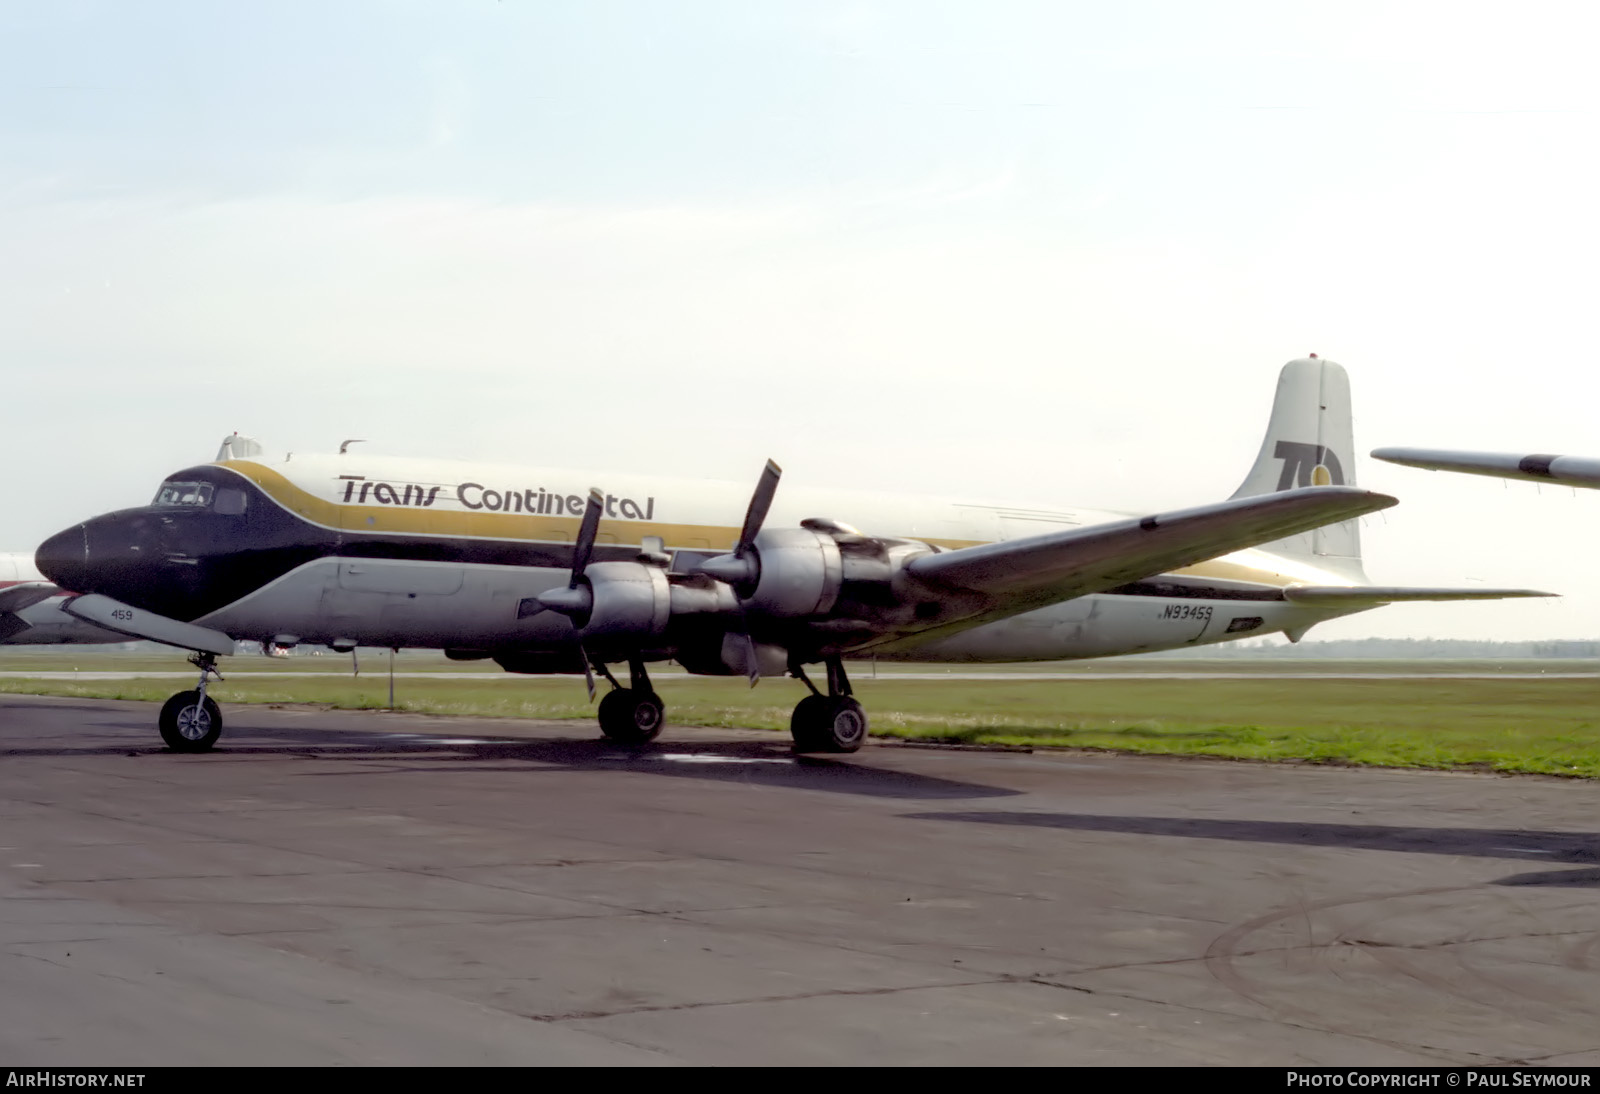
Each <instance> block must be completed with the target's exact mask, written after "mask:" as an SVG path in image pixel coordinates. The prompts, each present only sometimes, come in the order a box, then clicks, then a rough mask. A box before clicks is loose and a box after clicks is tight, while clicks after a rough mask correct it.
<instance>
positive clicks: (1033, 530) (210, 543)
mask: <svg viewBox="0 0 1600 1094" xmlns="http://www.w3.org/2000/svg"><path fill="white" fill-rule="evenodd" d="M591 486H599V487H600V488H601V489H602V490H603V491H604V492H605V498H606V500H605V513H604V518H603V520H602V522H601V525H600V531H599V536H598V540H597V544H596V548H595V554H594V561H597V562H601V561H607V560H614V561H622V560H632V559H635V558H637V557H638V556H639V555H640V553H641V550H650V551H659V552H660V553H663V554H665V555H667V556H670V558H671V560H672V561H671V570H672V571H674V572H678V573H688V572H690V571H691V570H692V568H693V567H694V565H695V564H697V563H698V562H700V561H703V560H704V559H706V558H708V557H710V556H712V555H715V554H719V553H721V552H725V551H727V550H729V549H730V548H731V547H732V545H733V544H734V542H735V540H736V539H737V537H738V533H739V527H738V526H739V521H740V518H741V517H742V516H743V513H744V509H745V506H746V504H747V501H748V488H747V487H746V486H744V485H741V484H737V483H723V482H713V481H704V480H686V479H670V478H662V477H655V476H649V475H631V474H625V473H615V472H604V473H599V472H584V471H573V470H570V469H568V470H563V469H549V468H544V469H540V468H527V467H518V466H511V465H490V464H471V463H457V462H449V461H428V460H407V459H382V458H372V457H365V458H363V457H358V456H357V455H356V454H354V453H351V454H347V455H339V456H312V457H305V456H296V457H294V458H292V459H289V460H286V461H282V462H272V463H268V462H264V461H260V460H224V461H221V462H218V463H214V464H206V465H201V466H196V467H193V468H190V469H187V470H185V471H181V472H179V473H177V474H175V475H172V476H170V477H169V479H168V480H167V481H166V482H165V483H163V484H162V487H161V488H160V491H159V492H158V495H157V497H156V499H155V501H154V503H153V504H150V505H147V506H141V507H138V508H134V509H127V510H122V511H120V512H116V513H112V514H108V515H106V516H103V517H97V518H94V519H92V520H89V521H86V522H85V523H84V524H82V525H79V526H75V527H74V528H71V529H69V530H67V531H66V532H63V533H61V534H59V535H57V536H54V537H52V538H51V539H50V540H48V541H47V542H46V543H45V544H44V545H43V546H42V547H41V548H40V550H39V553H38V564H39V568H40V569H41V570H42V571H43V572H44V573H45V574H46V575H48V576H50V577H51V578H52V579H53V580H54V581H56V583H57V584H59V585H61V586H62V587H64V588H71V589H73V590H75V591H79V592H98V593H103V594H105V595H107V596H110V597H113V598H115V599H117V600H120V601H123V602H125V603H127V604H130V605H133V606H135V607H140V608H144V609H147V610H149V611H153V612H158V613H160V614H162V615H166V616H169V617H171V618H173V619H179V620H184V621H191V622H196V623H200V624H203V625H204V626H207V627H211V628H213V629H216V630H219V631H222V632H225V633H226V634H229V635H231V636H233V637H235V638H240V639H257V640H268V641H271V640H279V641H300V642H315V643H329V644H340V643H360V644H362V645H375V646H394V647H413V648H415V647H427V648H438V649H446V650H455V651H464V652H468V653H473V654H476V653H484V654H496V655H498V654H512V653H515V654H522V655H524V658H523V661H524V663H525V664H526V665H527V666H528V667H529V669H530V670H532V671H540V670H541V669H540V666H541V665H545V666H546V667H548V668H549V670H550V671H571V669H572V654H573V652H574V651H575V649H576V633H575V631H574V629H573V626H572V623H571V622H570V621H569V620H568V619H567V618H565V617H564V616H562V615H560V614H558V613H553V612H528V611H526V610H524V609H521V608H519V606H523V605H526V604H527V603H528V602H529V601H530V600H531V599H532V598H536V597H537V596H538V595H539V594H540V593H543V592H546V591H548V590H550V589H552V588H555V587H557V586H559V585H564V584H565V583H566V582H567V581H568V578H569V571H570V568H571V566H572V555H573V547H572V544H573V540H574V537H575V534H576V531H577V528H578V525H579V520H580V516H581V514H582V507H583V504H584V501H585V498H586V496H587V494H588V491H589V489H590V487H591ZM1123 516H1125V514H1119V513H1109V512H1103V511H1093V510H1085V509H1065V508H1046V507H1027V506H1018V505H1007V504H993V503H975V502H964V501H950V500H941V499H935V498H921V497H908V496H897V495H886V494H873V493H864V492H855V491H823V490H808V489H805V488H801V487H796V488H792V489H791V488H788V487H785V488H784V490H782V491H780V493H779V495H778V498H777V501H776V502H775V504H774V506H773V509H772V512H771V514H770V515H769V517H768V526H769V527H770V526H792V525H798V524H799V523H800V521H801V520H803V519H806V518H827V519H831V520H834V521H839V522H845V523H848V524H850V525H853V526H855V527H856V528H859V529H860V530H861V531H863V532H865V533H868V534H869V535H875V536H886V537H899V538H903V539H907V540H915V541H920V542H921V543H925V544H928V545H930V546H931V547H934V548H937V549H944V550H950V549H958V548H961V547H967V546H972V545H976V544H980V543H990V542H994V541H997V540H1008V539H1017V538H1021V537H1025V536H1031V535H1038V534H1042V533H1047V532H1055V531H1061V530H1066V529H1072V528H1078V527H1085V526H1089V525H1093V524H1098V523H1102V522H1104V521H1108V520H1114V519H1118V518H1121V517H1123ZM1295 583H1306V584H1314V585H1348V584H1350V577H1349V576H1348V574H1340V573H1335V572H1332V571H1329V570H1324V569H1322V568H1320V567H1317V566H1315V565H1312V564H1310V563H1308V562H1307V561H1306V560H1303V559H1299V558H1289V557H1285V556H1278V555H1274V554H1272V553H1271V552H1270V551H1266V550H1260V549H1257V550H1249V551H1242V552H1238V553H1235V554H1231V555H1227V556H1224V557H1222V558H1219V559H1216V560H1213V561H1210V562H1206V563H1202V564H1199V565H1196V566H1191V567H1188V568H1186V569H1183V570H1179V571H1176V572H1174V573H1171V574H1167V575H1162V576H1160V577H1158V578H1154V579H1149V580H1144V581H1140V582H1136V583H1134V584H1132V585H1126V586H1122V587H1120V588H1117V589H1114V590H1111V591H1108V592H1105V593H1098V594H1095V595H1091V596H1084V597H1079V598H1077V599H1075V600H1071V601H1067V602H1065V603H1060V604H1056V605H1053V606H1051V607H1048V608H1043V609H1039V610H1035V611H1030V612H1026V613H1024V614H1022V615H1018V616H1014V617H1012V618H1009V619H1005V620H1002V621H999V622H994V623H988V624H984V625H982V626H977V627H973V628H971V629H969V630H966V631H961V632H958V633H955V634H952V635H947V636H944V637H941V638H939V639H937V640H935V641H929V642H917V641H902V642H899V643H896V644H893V645H890V646H888V647H882V646H880V647H878V648H877V649H875V651H874V654H875V656H878V657H880V658H882V659H885V660H897V659H898V660H923V661H1026V660H1056V659H1068V658H1081V657H1098V656H1106V655H1109V654H1118V653H1132V652H1139V651H1145V650H1160V649H1172V648H1177V647H1183V646H1192V645H1198V644H1204V643H1209V642H1218V641H1227V640H1231V639H1235V638H1242V637H1251V636H1256V635H1261V634H1266V633H1270V632H1274V631H1289V632H1290V633H1295V632H1298V631H1300V630H1303V629H1304V628H1306V627H1308V626H1310V625H1312V624H1314V623H1316V622H1319V621H1321V620H1325V619H1328V618H1331V617H1333V616H1336V615H1341V614H1348V611H1349V610H1350V609H1348V608H1346V609H1343V610H1340V609H1334V608H1328V607H1318V608H1311V607H1307V606H1304V605H1294V604H1290V603H1288V602H1287V601H1286V600H1285V599H1284V596H1283V593H1282V589H1283V588H1284V587H1285V586H1287V585H1290V584H1295ZM545 654H548V660H546V661H541V659H540V658H541V656H542V655H545ZM672 655H673V651H671V650H662V651H657V653H656V656H672Z"/></svg>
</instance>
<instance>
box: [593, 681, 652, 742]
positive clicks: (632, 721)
mask: <svg viewBox="0 0 1600 1094" xmlns="http://www.w3.org/2000/svg"><path fill="white" fill-rule="evenodd" d="M599 713H600V732H601V733H604V734H605V735H606V737H607V738H608V739H610V740H613V741H616V742H617V743H618V744H625V745H642V744H645V743H646V742H649V741H653V740H655V739H656V738H657V737H658V736H660V734H661V727H662V726H663V725H665V724H666V721H667V714H666V706H665V704H663V703H662V702H661V697H660V696H659V695H657V694H656V693H655V692H653V691H647V692H645V693H643V694H642V695H641V694H640V693H639V692H636V691H634V690H633V689H632V688H617V689H616V690H614V691H611V692H607V693H606V696H605V698H603V699H601V700H600V712H599Z"/></svg>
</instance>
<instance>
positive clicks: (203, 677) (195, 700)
mask: <svg viewBox="0 0 1600 1094" xmlns="http://www.w3.org/2000/svg"><path fill="white" fill-rule="evenodd" d="M189 663H190V664H191V665H193V666H195V667H196V668H198V669H199V670H200V682H199V683H198V684H197V685H195V689H194V690H193V691H180V692H178V694H176V695H174V696H173V697H172V698H170V699H168V700H167V702H166V705H165V706H163V707H162V708H161V718H160V720H159V723H158V724H159V725H160V727H161V739H162V740H163V741H165V742H166V743H167V747H168V748H170V749H172V751H174V752H205V751H207V750H208V749H210V748H211V746H212V745H214V744H216V743H217V738H218V737H220V736H222V711H220V710H219V709H217V704H216V701H215V700H213V699H212V698H211V697H210V696H208V695H206V681H207V680H209V679H210V678H211V677H212V676H215V677H216V678H217V679H218V680H221V679H222V673H220V672H218V671H217V659H216V658H215V657H214V656H212V655H211V654H209V653H197V654H195V655H194V656H193V657H191V658H189Z"/></svg>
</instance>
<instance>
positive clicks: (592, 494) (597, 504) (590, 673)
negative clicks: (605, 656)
mask: <svg viewBox="0 0 1600 1094" xmlns="http://www.w3.org/2000/svg"><path fill="white" fill-rule="evenodd" d="M605 508H606V496H605V494H604V493H603V492H601V490H600V489H599V488H598V487H590V488H589V504H588V505H587V506H586V507H585V508H584V510H583V523H581V524H579V525H578V538H577V540H576V541H574V543H573V545H572V577H571V578H570V579H569V580H568V581H567V587H566V588H565V589H551V590H549V591H548V592H544V593H540V594H539V596H538V597H537V598H536V599H537V600H538V601H539V603H540V605H542V606H543V607H545V608H548V609H549V610H550V611H553V612H560V613H561V614H562V615H564V616H566V617H567V618H569V619H571V620H572V621H573V623H574V625H577V624H578V621H579V620H580V619H582V620H587V618H588V615H589V613H590V612H591V611H593V610H594V592H593V590H591V589H590V588H589V586H588V584H587V583H586V582H585V581H584V579H583V572H584V571H585V570H587V569H588V568H589V560H590V559H591V558H593V557H594V539H595V534H596V533H597V532H598V531H599V529H600V517H601V515H602V514H603V513H604V512H605ZM578 656H579V658H580V659H581V660H582V661H583V678H584V682H585V683H586V684H588V685H589V701H590V702H593V701H594V691H595V687H594V669H593V668H592V667H591V666H590V664H589V653H588V651H587V650H585V649H584V648H583V642H582V640H581V639H580V640H579V642H578Z"/></svg>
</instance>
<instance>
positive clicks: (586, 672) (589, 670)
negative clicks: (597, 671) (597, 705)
mask: <svg viewBox="0 0 1600 1094" xmlns="http://www.w3.org/2000/svg"><path fill="white" fill-rule="evenodd" d="M578 656H579V657H581V658H583V682H584V683H585V684H588V685H589V702H591V703H592V702H594V669H593V667H591V666H590V664H589V653H588V651H587V650H585V649H584V648H583V644H582V643H581V642H580V643H579V644H578Z"/></svg>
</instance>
